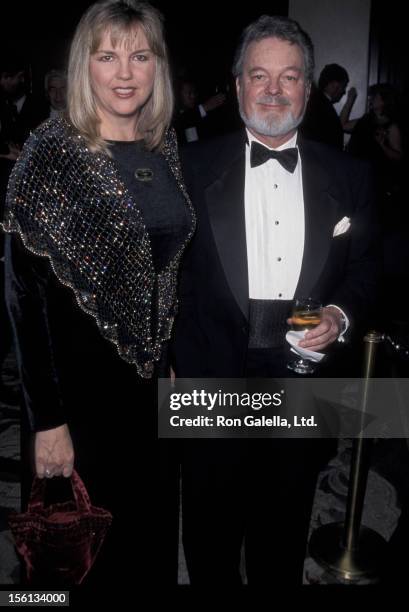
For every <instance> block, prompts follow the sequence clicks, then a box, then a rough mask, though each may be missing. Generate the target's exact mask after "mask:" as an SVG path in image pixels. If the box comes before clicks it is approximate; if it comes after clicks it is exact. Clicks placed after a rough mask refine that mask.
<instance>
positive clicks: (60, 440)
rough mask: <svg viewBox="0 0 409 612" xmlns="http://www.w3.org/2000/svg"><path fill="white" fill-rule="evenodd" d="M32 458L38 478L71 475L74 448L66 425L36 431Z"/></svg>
mask: <svg viewBox="0 0 409 612" xmlns="http://www.w3.org/2000/svg"><path fill="white" fill-rule="evenodd" d="M34 460H35V469H36V474H37V476H38V477H39V478H44V476H45V477H46V478H53V476H65V477H66V478H69V477H70V476H71V474H72V470H73V467H74V448H73V446H72V440H71V436H70V431H69V429H68V426H67V425H60V426H59V427H55V428H54V429H49V430H47V431H38V432H37V433H36V434H35V445H34Z"/></svg>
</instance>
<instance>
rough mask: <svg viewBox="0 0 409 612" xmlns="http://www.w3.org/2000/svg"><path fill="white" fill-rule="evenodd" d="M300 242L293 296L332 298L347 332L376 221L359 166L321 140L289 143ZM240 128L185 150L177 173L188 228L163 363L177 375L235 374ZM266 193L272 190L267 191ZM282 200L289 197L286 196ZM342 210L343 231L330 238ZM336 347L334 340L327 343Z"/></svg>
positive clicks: (241, 287) (356, 325)
mask: <svg viewBox="0 0 409 612" xmlns="http://www.w3.org/2000/svg"><path fill="white" fill-rule="evenodd" d="M298 145H299V151H300V156H301V160H302V181H303V195H304V208H305V240H304V253H303V259H302V266H301V272H300V276H299V280H298V285H297V287H296V291H295V296H294V297H295V298H297V297H301V296H310V297H313V298H316V299H318V300H319V301H320V302H321V303H322V304H324V305H325V304H335V305H337V306H339V307H340V308H342V309H343V311H344V312H345V313H346V315H347V316H348V318H349V321H350V328H349V330H348V332H347V334H348V335H349V336H350V338H353V337H354V333H355V335H358V338H362V336H360V335H359V334H360V332H364V331H366V326H367V325H369V317H370V313H371V310H372V308H373V307H374V304H375V301H376V294H377V279H378V268H379V263H378V242H379V240H378V224H377V221H376V214H375V206H374V202H373V194H372V188H371V179H370V172H369V167H368V166H367V165H366V164H365V163H363V162H360V161H357V160H353V159H351V158H349V157H348V156H347V155H346V154H345V153H341V152H338V151H336V150H335V149H333V148H330V147H327V146H325V145H322V144H319V143H315V142H307V141H303V140H301V139H299V142H298ZM246 146H247V145H246V133H245V130H242V131H240V132H237V133H234V134H229V135H227V136H224V137H222V138H220V139H217V140H214V141H208V142H205V143H197V144H194V145H190V146H189V147H187V148H186V149H187V150H186V152H185V155H184V158H183V166H184V172H185V180H186V183H187V187H188V191H189V192H190V195H191V198H192V201H193V205H194V206H195V208H196V211H197V229H196V234H195V236H194V238H193V240H192V242H191V244H190V246H189V247H188V250H187V252H186V255H185V259H184V264H183V266H182V273H181V280H180V299H179V313H178V316H177V319H176V325H175V330H174V342H173V360H174V367H175V370H176V374H177V375H178V376H179V377H215V378H216V377H232V378H234V377H241V376H243V375H244V373H245V364H246V354H247V347H248V336H249V324H248V320H249V319H248V318H249V292H248V291H249V290H248V267H247V248H246V232H245V208H244V187H245V147H246ZM272 197H274V196H272ZM288 205H289V206H291V202H289V203H288ZM344 217H348V218H349V219H350V224H351V225H350V227H349V229H348V231H346V232H344V233H342V234H340V235H338V236H334V235H333V234H334V228H335V226H336V225H337V223H339V221H341V220H342V219H343V218H344ZM337 344H338V345H339V343H337Z"/></svg>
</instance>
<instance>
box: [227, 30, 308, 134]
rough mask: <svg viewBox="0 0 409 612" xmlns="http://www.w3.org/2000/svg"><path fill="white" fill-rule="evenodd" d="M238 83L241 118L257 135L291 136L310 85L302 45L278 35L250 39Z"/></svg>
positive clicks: (303, 109)
mask: <svg viewBox="0 0 409 612" xmlns="http://www.w3.org/2000/svg"><path fill="white" fill-rule="evenodd" d="M236 87H237V95H238V99H239V109H240V115H241V118H242V119H243V121H244V123H245V124H246V125H247V127H248V128H249V129H250V131H251V132H252V133H254V135H255V136H256V137H257V136H270V137H282V136H287V135H288V137H289V138H290V137H291V136H292V135H293V134H294V133H295V130H296V128H297V126H298V125H299V124H300V123H301V120H302V118H303V116H304V112H305V106H306V103H307V99H308V94H309V89H310V88H309V85H307V84H306V81H305V66H304V58H303V53H302V51H301V49H300V47H299V46H298V45H295V44H291V43H289V42H287V41H285V40H280V39H278V38H264V39H263V40H260V41H258V42H253V43H251V44H250V45H249V47H248V49H247V52H246V55H245V58H244V65H243V72H242V74H241V75H240V76H239V77H238V78H237V80H236Z"/></svg>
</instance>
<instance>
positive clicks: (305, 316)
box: [287, 298, 322, 374]
mask: <svg viewBox="0 0 409 612" xmlns="http://www.w3.org/2000/svg"><path fill="white" fill-rule="evenodd" d="M321 315H322V305H321V304H320V303H319V302H317V301H316V300H313V299H312V298H300V299H298V300H295V301H294V306H293V311H292V314H291V319H292V326H291V327H292V330H293V331H297V332H307V331H308V330H310V329H314V327H316V326H317V325H318V324H319V323H320V322H321ZM287 367H288V369H289V370H292V371H293V372H296V373H297V374H313V373H314V371H315V365H314V362H312V361H311V360H310V359H308V358H307V357H301V356H300V357H299V358H298V359H294V361H291V362H290V363H288V364H287Z"/></svg>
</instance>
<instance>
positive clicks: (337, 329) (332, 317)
mask: <svg viewBox="0 0 409 612" xmlns="http://www.w3.org/2000/svg"><path fill="white" fill-rule="evenodd" d="M288 323H290V324H291V323H292V319H288ZM341 331H342V317H341V313H340V312H339V310H337V308H334V307H333V306H326V307H325V308H323V309H322V315H321V323H320V324H319V325H317V327H315V328H314V329H310V330H309V331H308V332H307V333H306V334H305V336H304V338H303V339H302V340H301V341H300V342H299V343H298V345H299V346H300V347H301V348H306V349H309V350H310V351H322V350H324V349H326V348H327V347H328V346H330V345H331V344H332V343H333V342H335V341H336V340H337V338H338V336H339V334H340V333H341Z"/></svg>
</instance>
